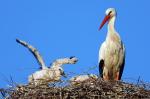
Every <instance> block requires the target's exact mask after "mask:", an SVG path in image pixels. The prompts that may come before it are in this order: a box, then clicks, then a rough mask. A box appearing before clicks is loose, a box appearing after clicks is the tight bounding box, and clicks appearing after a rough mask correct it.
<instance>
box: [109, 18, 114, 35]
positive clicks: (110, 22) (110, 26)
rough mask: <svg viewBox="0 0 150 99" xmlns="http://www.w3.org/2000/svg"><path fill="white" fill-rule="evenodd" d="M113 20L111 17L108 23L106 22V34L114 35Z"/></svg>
mask: <svg viewBox="0 0 150 99" xmlns="http://www.w3.org/2000/svg"><path fill="white" fill-rule="evenodd" d="M115 19H116V17H115V16H113V17H112V18H111V19H110V20H109V22H108V33H114V32H116V30H115Z"/></svg>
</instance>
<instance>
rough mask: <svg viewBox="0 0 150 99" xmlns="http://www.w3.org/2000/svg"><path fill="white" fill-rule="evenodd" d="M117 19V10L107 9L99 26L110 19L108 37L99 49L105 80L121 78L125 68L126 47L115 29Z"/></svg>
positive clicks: (102, 75)
mask: <svg viewBox="0 0 150 99" xmlns="http://www.w3.org/2000/svg"><path fill="white" fill-rule="evenodd" d="M115 19H116V10H115V9H114V8H109V9H107V10H106V17H105V19H104V20H103V22H102V24H101V26H100V28H99V29H101V28H102V27H103V25H104V24H105V23H106V22H107V21H108V32H107V37H106V40H105V41H104V42H103V43H102V45H101V47H100V50H99V71H100V75H101V77H102V78H103V79H104V80H120V79H121V76H122V73H123V69H124V63H125V47H124V45H123V43H122V40H121V38H120V36H119V34H118V33H117V32H116V30H115V27H114V24H115Z"/></svg>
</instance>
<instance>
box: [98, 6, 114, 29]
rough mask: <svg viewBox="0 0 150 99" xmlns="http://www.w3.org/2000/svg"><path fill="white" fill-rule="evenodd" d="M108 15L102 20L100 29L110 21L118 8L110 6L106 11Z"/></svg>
mask: <svg viewBox="0 0 150 99" xmlns="http://www.w3.org/2000/svg"><path fill="white" fill-rule="evenodd" d="M105 14H106V16H105V18H104V20H103V21H102V23H101V25H100V27H99V30H100V29H101V28H102V27H103V26H104V24H105V23H106V22H107V21H109V20H110V19H111V18H112V17H114V16H116V10H115V9H114V8H108V9H107V10H106V12H105Z"/></svg>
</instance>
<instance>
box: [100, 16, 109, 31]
mask: <svg viewBox="0 0 150 99" xmlns="http://www.w3.org/2000/svg"><path fill="white" fill-rule="evenodd" d="M109 19H110V15H106V16H105V18H104V20H103V22H102V23H101V25H100V27H99V29H98V30H100V29H101V28H102V27H103V26H104V24H105V23H106V22H107V21H108V20H109Z"/></svg>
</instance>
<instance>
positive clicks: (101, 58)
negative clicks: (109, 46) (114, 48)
mask: <svg viewBox="0 0 150 99" xmlns="http://www.w3.org/2000/svg"><path fill="white" fill-rule="evenodd" d="M104 59H105V42H103V43H102V45H101V47H100V50H99V74H100V76H101V77H102V78H103V69H104V65H105V62H104V61H105V60H104Z"/></svg>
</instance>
